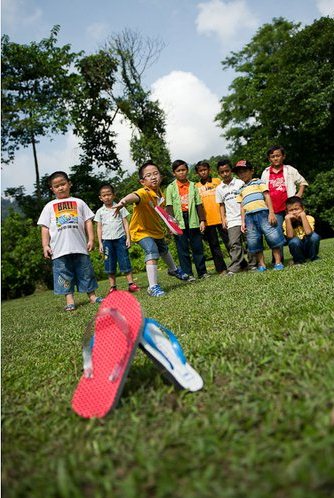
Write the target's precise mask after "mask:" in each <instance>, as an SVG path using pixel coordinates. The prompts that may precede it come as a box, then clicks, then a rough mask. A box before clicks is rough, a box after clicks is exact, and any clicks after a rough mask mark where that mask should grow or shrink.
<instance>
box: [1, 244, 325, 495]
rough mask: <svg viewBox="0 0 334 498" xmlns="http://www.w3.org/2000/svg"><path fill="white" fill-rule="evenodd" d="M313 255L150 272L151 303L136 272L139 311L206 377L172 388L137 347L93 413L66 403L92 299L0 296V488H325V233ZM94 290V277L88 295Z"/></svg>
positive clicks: (22, 491)
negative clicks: (260, 268) (185, 278)
mask: <svg viewBox="0 0 334 498" xmlns="http://www.w3.org/2000/svg"><path fill="white" fill-rule="evenodd" d="M320 255H321V259H320V260H319V261H317V262H314V263H309V264H306V265H303V266H292V267H287V268H286V269H285V270H284V271H282V272H274V271H268V272H266V273H264V274H257V273H243V274H239V275H236V276H235V277H233V278H228V277H223V278H222V277H219V276H217V275H213V276H212V277H211V278H210V279H207V280H205V281H201V282H196V283H194V284H186V283H183V282H180V281H178V280H176V279H173V278H171V277H168V276H167V275H166V270H165V269H162V270H161V274H160V282H161V285H162V287H163V288H164V289H165V290H166V291H167V295H166V296H165V297H164V298H158V299H154V298H150V297H149V296H148V295H147V294H146V286H147V281H146V275H145V274H139V275H137V276H136V282H137V283H138V284H139V285H140V286H141V287H142V288H143V290H142V291H141V292H139V293H137V294H136V297H138V299H139V301H140V302H141V304H142V307H143V310H144V313H145V315H146V316H149V317H153V318H155V319H157V320H158V321H161V322H162V323H163V324H164V325H166V326H167V327H169V328H170V329H171V330H173V331H174V332H175V333H176V335H177V336H178V338H179V340H180V342H181V344H182V346H183V348H184V350H185V353H186V355H187V357H188V359H189V361H190V363H191V364H192V365H193V366H194V367H195V368H197V369H198V371H199V372H200V373H201V374H202V376H203V378H204V382H205V386H204V389H203V390H202V391H201V392H199V393H192V394H191V393H186V392H184V391H176V390H175V389H174V388H173V387H172V386H171V385H169V384H168V383H167V382H166V381H165V380H164V379H163V377H162V376H161V375H160V373H159V372H158V370H156V368H155V366H154V365H153V364H152V363H150V361H149V360H148V358H147V357H146V356H144V354H143V353H142V352H141V351H140V350H138V352H137V354H136V356H135V359H134V363H133V365H132V367H131V369H130V372H129V376H128V379H127V381H126V384H125V389H124V391H123V395H122V397H121V400H120V403H119V406H118V408H117V409H116V410H114V411H113V412H112V413H111V414H109V415H108V416H107V417H106V418H104V419H102V420H88V421H87V420H82V419H80V418H79V417H78V416H76V415H75V414H74V413H73V412H72V411H71V407H70V401H71V397H72V394H73V391H74V389H75V387H76V385H77V382H78V379H79V378H80V376H81V371H82V359H81V342H82V337H83V333H84V330H85V326H86V324H87V322H88V321H89V320H90V319H91V318H92V317H93V315H94V313H95V311H96V309H97V307H96V306H94V305H91V304H88V302H87V298H86V296H81V295H77V302H78V305H79V306H78V309H77V310H76V311H74V312H73V313H64V312H63V305H64V302H63V299H62V298H61V297H57V296H54V295H53V293H52V292H51V291H45V292H40V293H36V294H34V295H32V296H29V297H26V298H21V299H17V300H13V301H9V302H5V303H3V305H2V403H3V404H2V435H3V442H2V454H3V460H2V482H3V493H4V496H6V497H8V498H11V497H15V498H18V497H22V498H28V497H34V498H58V497H61V498H76V497H78V498H81V497H83V498H86V497H87V498H147V497H150V498H151V497H156V498H167V497H168V498H169V497H170V498H207V497H208V498H209V497H223V498H243V497H245V498H268V497H270V498H287V497H288V498H318V497H319V498H322V497H323V498H328V497H330V496H334V492H333V490H334V470H333V468H334V467H333V454H334V401H333V386H334V361H333V358H334V345H333V339H334V311H333V302H334V291H333V268H334V241H333V240H324V241H322V242H321V250H320ZM286 256H287V259H288V254H287V251H286ZM269 259H270V256H269V254H268V253H267V260H269ZM209 268H210V264H209ZM211 270H212V272H213V265H211ZM118 283H119V287H123V288H126V284H125V279H124V277H123V278H122V277H120V278H119V279H118ZM107 290H108V283H107V281H103V282H101V283H100V289H99V294H100V295H103V294H105V293H106V292H107Z"/></svg>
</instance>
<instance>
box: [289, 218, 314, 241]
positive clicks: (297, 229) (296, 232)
mask: <svg viewBox="0 0 334 498" xmlns="http://www.w3.org/2000/svg"><path fill="white" fill-rule="evenodd" d="M306 218H307V221H308V222H309V224H310V227H311V228H312V231H313V232H314V224H315V220H314V218H313V216H309V215H308V214H307V215H306ZM292 228H293V236H294V237H298V239H301V240H302V239H303V238H304V237H305V235H306V234H305V230H304V228H303V225H302V224H301V223H297V224H296V226H293V225H292ZM283 232H284V235H285V236H286V223H285V221H283Z"/></svg>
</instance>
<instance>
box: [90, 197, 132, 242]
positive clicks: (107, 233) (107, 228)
mask: <svg viewBox="0 0 334 498" xmlns="http://www.w3.org/2000/svg"><path fill="white" fill-rule="evenodd" d="M113 204H115V203H114V202H113ZM127 216H129V211H128V210H127V209H125V208H124V207H123V208H121V209H120V211H119V213H118V215H117V216H115V210H114V209H110V208H107V207H106V206H105V205H103V206H102V207H100V208H99V209H98V210H97V211H96V215H95V218H94V221H96V222H98V223H101V224H102V239H103V240H115V239H120V238H121V237H123V235H125V231H124V225H123V218H126V217H127Z"/></svg>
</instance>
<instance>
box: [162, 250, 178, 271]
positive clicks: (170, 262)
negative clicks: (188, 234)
mask: <svg viewBox="0 0 334 498" xmlns="http://www.w3.org/2000/svg"><path fill="white" fill-rule="evenodd" d="M161 259H162V260H163V261H164V262H165V263H166V265H167V266H168V268H169V269H170V270H173V271H174V270H176V265H175V263H174V259H173V256H172V255H171V253H170V252H169V251H168V252H167V253H166V254H164V255H162V256H161Z"/></svg>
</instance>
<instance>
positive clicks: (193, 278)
mask: <svg viewBox="0 0 334 498" xmlns="http://www.w3.org/2000/svg"><path fill="white" fill-rule="evenodd" d="M187 282H196V278H195V277H194V275H189V277H188V280H187Z"/></svg>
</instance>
